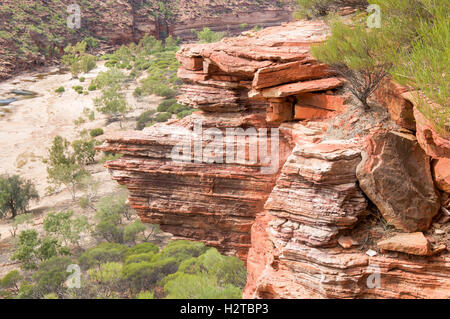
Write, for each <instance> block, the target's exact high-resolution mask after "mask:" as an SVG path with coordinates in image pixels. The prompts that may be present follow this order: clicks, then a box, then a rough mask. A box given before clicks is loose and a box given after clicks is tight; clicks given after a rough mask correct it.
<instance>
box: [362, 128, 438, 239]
mask: <svg viewBox="0 0 450 319" xmlns="http://www.w3.org/2000/svg"><path fill="white" fill-rule="evenodd" d="M362 154H363V156H362V161H361V163H360V164H359V166H358V169H357V176H358V180H359V184H360V186H361V188H362V190H363V191H364V192H365V193H366V194H367V196H368V197H369V198H370V199H371V200H372V202H374V203H375V205H377V207H378V209H379V210H380V211H381V214H382V215H383V217H384V218H385V219H386V220H387V221H388V222H389V223H391V224H392V225H394V226H395V227H397V228H399V229H402V230H405V231H410V232H414V231H424V230H427V229H428V228H429V227H430V224H431V220H432V218H433V217H434V216H435V215H436V214H437V212H438V210H439V208H440V203H439V197H438V195H437V192H436V190H435V188H434V183H433V178H432V176H431V171H430V158H429V157H428V156H427V155H426V154H425V152H424V151H423V150H422V148H421V147H420V146H419V144H418V143H417V141H416V138H415V136H414V135H412V134H403V133H397V132H385V131H376V132H375V133H373V134H371V135H370V136H369V137H367V143H366V146H365V150H364V151H363V153H362Z"/></svg>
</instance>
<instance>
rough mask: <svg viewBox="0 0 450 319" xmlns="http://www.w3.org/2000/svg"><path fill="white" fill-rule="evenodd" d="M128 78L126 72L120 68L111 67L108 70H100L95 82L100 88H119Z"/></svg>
mask: <svg viewBox="0 0 450 319" xmlns="http://www.w3.org/2000/svg"><path fill="white" fill-rule="evenodd" d="M125 80H126V76H125V74H124V73H123V72H122V71H120V70H118V69H110V70H108V71H104V72H100V73H99V74H98V76H97V78H96V79H95V80H94V81H93V83H94V84H95V85H96V86H97V88H99V89H104V88H108V87H115V88H119V87H120V86H121V85H122V84H123V83H124V82H125Z"/></svg>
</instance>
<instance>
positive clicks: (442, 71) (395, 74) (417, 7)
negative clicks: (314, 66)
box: [299, 0, 450, 132]
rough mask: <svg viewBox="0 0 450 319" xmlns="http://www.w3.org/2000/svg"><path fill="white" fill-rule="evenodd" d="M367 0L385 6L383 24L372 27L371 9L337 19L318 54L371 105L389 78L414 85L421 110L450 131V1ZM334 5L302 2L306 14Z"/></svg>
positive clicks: (320, 1)
mask: <svg viewBox="0 0 450 319" xmlns="http://www.w3.org/2000/svg"><path fill="white" fill-rule="evenodd" d="M340 2H345V1H340ZM364 2H365V1H360V4H361V5H363V4H364ZM367 2H368V3H369V4H373V5H378V6H379V7H380V9H381V14H382V16H381V20H380V22H381V25H380V28H368V27H367V21H368V19H370V17H369V15H370V14H371V13H366V12H360V13H358V14H356V15H355V16H354V18H353V21H352V23H351V24H348V23H344V22H342V21H340V20H336V19H331V21H332V22H331V31H332V36H331V37H330V38H329V39H328V40H327V41H326V42H325V43H324V44H322V45H318V46H317V47H315V48H314V49H313V54H314V55H315V56H316V57H317V58H318V59H319V60H321V61H323V62H326V63H328V64H331V65H333V66H334V67H335V69H336V70H337V71H338V73H340V74H341V75H342V76H344V77H345V78H346V79H347V80H349V82H350V85H351V88H352V92H353V93H354V94H355V95H356V96H357V97H358V98H359V100H360V101H361V102H362V104H363V105H365V106H366V107H367V105H368V103H367V99H368V97H369V96H370V95H371V93H372V92H373V91H374V90H375V89H376V87H377V85H378V83H379V82H380V81H381V80H382V79H383V78H384V77H385V76H390V77H392V78H393V79H394V80H395V81H397V82H399V83H401V84H405V85H409V86H410V87H411V88H412V89H413V90H414V91H415V92H416V99H417V106H418V108H419V110H420V111H421V112H422V113H423V114H424V115H425V116H426V117H427V118H428V119H429V120H431V121H432V122H433V123H434V125H435V127H436V129H437V130H438V131H440V132H444V131H449V130H450V129H449V127H450V123H449V122H448V120H449V118H450V116H449V115H450V107H449V105H450V103H449V94H450V92H449V90H450V89H449V88H450V85H449V81H448V74H449V71H450V70H449V65H450V64H449V51H448V49H447V48H448V47H449V41H450V40H449V33H450V22H449V19H448V12H449V9H450V3H449V2H448V1H438V0H413V1H410V0H399V1H391V0H369V1H367ZM330 3H337V1H332V0H315V1H308V2H306V1H299V4H300V11H303V12H307V11H308V10H309V9H311V8H316V9H320V8H321V6H326V5H327V4H330ZM319 11H320V10H319ZM319 13H320V12H319ZM316 14H317V13H316ZM433 103H435V104H436V103H437V104H438V105H433Z"/></svg>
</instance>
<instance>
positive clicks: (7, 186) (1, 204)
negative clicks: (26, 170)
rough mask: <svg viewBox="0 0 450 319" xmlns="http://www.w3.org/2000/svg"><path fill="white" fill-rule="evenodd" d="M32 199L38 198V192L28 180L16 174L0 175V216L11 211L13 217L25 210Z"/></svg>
mask: <svg viewBox="0 0 450 319" xmlns="http://www.w3.org/2000/svg"><path fill="white" fill-rule="evenodd" d="M33 199H39V194H38V192H37V191H36V188H35V186H34V185H33V184H32V183H31V182H30V181H27V180H24V179H22V178H20V176H18V175H14V176H10V175H2V176H0V217H3V216H5V215H6V214H8V213H11V215H12V217H13V218H14V217H16V216H17V215H18V214H21V213H24V212H26V210H27V209H28V204H29V203H30V201H31V200H33Z"/></svg>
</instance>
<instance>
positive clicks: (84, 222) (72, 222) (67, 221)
mask: <svg viewBox="0 0 450 319" xmlns="http://www.w3.org/2000/svg"><path fill="white" fill-rule="evenodd" d="M43 226H44V230H45V231H46V232H47V234H49V235H50V236H53V237H54V238H56V239H58V241H59V242H60V243H63V244H64V245H65V246H68V245H69V244H72V245H75V244H76V245H79V240H80V237H81V233H83V232H84V231H87V230H89V222H88V219H87V217H86V216H79V217H75V218H74V216H73V211H63V212H59V213H50V214H48V215H47V216H46V217H45V218H44V223H43Z"/></svg>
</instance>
